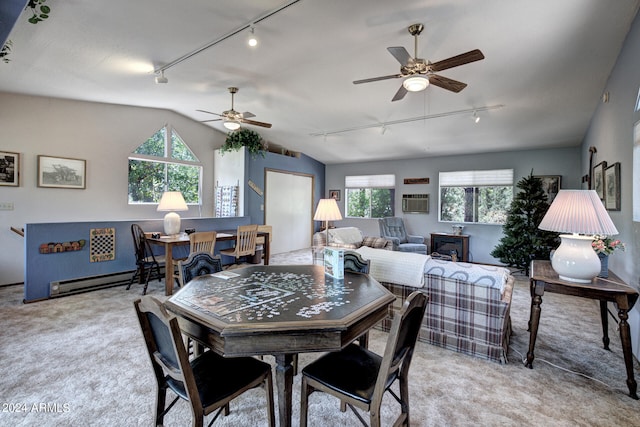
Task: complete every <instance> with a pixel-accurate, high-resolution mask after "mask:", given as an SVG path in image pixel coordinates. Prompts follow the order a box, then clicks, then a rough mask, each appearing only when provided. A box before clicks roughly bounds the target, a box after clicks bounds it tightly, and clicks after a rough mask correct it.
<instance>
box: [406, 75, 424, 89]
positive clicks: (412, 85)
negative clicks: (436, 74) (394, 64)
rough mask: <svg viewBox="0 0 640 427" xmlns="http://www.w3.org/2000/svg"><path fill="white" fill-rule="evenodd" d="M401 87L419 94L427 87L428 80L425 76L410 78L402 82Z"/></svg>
mask: <svg viewBox="0 0 640 427" xmlns="http://www.w3.org/2000/svg"><path fill="white" fill-rule="evenodd" d="M402 86H404V88H405V89H406V90H408V91H409V92H420V91H421V90H425V89H426V88H427V86H429V79H428V78H427V77H425V76H421V75H418V76H411V77H408V78H406V79H405V80H404V81H403V82H402Z"/></svg>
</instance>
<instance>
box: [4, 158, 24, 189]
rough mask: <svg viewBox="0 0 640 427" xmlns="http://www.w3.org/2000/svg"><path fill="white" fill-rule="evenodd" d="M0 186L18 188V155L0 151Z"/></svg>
mask: <svg viewBox="0 0 640 427" xmlns="http://www.w3.org/2000/svg"><path fill="white" fill-rule="evenodd" d="M0 185H2V186H7V187H19V186H20V154H19V153H12V152H10V151H0Z"/></svg>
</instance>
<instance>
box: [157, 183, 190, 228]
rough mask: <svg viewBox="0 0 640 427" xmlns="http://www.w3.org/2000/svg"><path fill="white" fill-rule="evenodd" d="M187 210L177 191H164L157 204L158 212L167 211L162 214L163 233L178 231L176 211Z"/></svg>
mask: <svg viewBox="0 0 640 427" xmlns="http://www.w3.org/2000/svg"><path fill="white" fill-rule="evenodd" d="M186 210H189V208H188V207H187V204H186V203H185V201H184V197H182V193H181V192H179V191H165V192H164V194H163V195H162V198H161V199H160V203H159V204H158V212H163V211H169V212H168V213H167V214H166V215H165V216H164V234H166V235H167V236H172V235H175V234H178V233H180V215H178V214H177V213H176V211H186Z"/></svg>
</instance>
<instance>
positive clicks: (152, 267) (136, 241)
mask: <svg viewBox="0 0 640 427" xmlns="http://www.w3.org/2000/svg"><path fill="white" fill-rule="evenodd" d="M131 236H132V237H133V249H134V251H135V256H136V272H135V273H134V274H133V276H131V280H130V281H129V285H128V286H127V290H129V288H131V285H132V284H133V282H134V280H136V279H137V280H138V281H139V283H144V288H143V289H142V295H145V294H146V293H147V287H148V286H149V280H150V279H151V278H152V276H153V278H154V279H156V278H157V279H158V282H159V281H160V280H161V279H162V274H160V265H164V264H165V259H164V255H161V256H156V255H154V254H153V251H152V250H151V245H150V244H149V242H148V241H147V238H146V237H145V234H144V230H143V229H142V227H140V226H139V225H138V224H131Z"/></svg>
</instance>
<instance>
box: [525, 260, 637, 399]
mask: <svg viewBox="0 0 640 427" xmlns="http://www.w3.org/2000/svg"><path fill="white" fill-rule="evenodd" d="M529 281H530V291H531V313H530V315H529V331H530V335H529V351H528V352H527V360H526V362H525V366H526V367H528V368H530V369H533V359H534V354H533V350H534V347H535V345H536V336H537V335H538V325H539V323H540V312H541V308H540V305H541V304H542V296H543V295H544V293H545V291H547V292H554V293H557V294H563V295H572V296H577V297H582V298H590V299H596V300H599V301H600V318H601V321H602V333H603V337H602V341H603V343H604V348H605V349H607V350H609V332H608V331H609V329H608V318H607V314H608V313H607V302H609V301H611V302H613V303H615V304H616V306H617V308H618V317H619V318H620V323H619V324H618V327H619V328H620V340H621V341H622V353H623V355H624V364H625V366H626V368H627V386H628V387H629V396H631V397H632V398H634V399H638V395H637V393H636V390H637V383H636V380H635V378H634V376H633V354H632V352H631V331H630V328H629V323H628V322H627V319H628V317H629V316H628V312H629V310H631V309H632V308H633V305H634V304H635V303H636V300H637V299H638V291H637V290H635V289H634V288H632V287H631V286H629V285H627V284H626V283H625V282H623V281H622V280H621V279H620V278H619V277H618V276H616V275H615V274H613V273H612V272H611V271H610V272H609V277H608V278H607V279H603V278H599V277H596V278H595V279H593V280H592V281H591V283H586V284H585V283H575V282H570V281H567V280H562V279H560V278H559V277H558V273H556V272H555V271H554V270H553V268H552V267H551V262H550V261H540V260H534V261H532V262H531V272H530V274H529Z"/></svg>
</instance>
